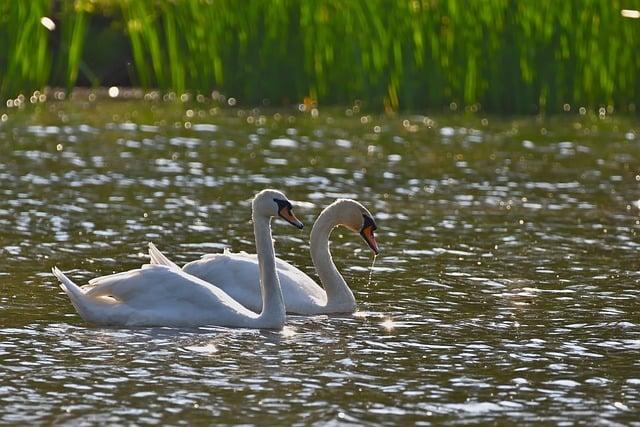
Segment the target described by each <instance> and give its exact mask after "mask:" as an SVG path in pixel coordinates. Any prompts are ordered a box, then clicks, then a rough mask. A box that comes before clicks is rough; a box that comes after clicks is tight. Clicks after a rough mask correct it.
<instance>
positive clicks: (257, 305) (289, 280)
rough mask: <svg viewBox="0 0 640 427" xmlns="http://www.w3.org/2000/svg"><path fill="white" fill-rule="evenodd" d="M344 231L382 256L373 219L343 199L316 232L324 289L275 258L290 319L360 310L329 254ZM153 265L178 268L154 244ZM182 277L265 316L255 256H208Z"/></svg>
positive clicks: (314, 255)
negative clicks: (336, 233)
mask: <svg viewBox="0 0 640 427" xmlns="http://www.w3.org/2000/svg"><path fill="white" fill-rule="evenodd" d="M339 225H343V226H346V227H347V228H349V229H351V230H353V231H357V232H360V234H361V235H362V236H363V238H364V239H365V241H366V242H367V243H368V244H369V246H370V248H371V249H372V250H373V251H374V252H375V253H378V246H377V243H376V241H375V237H374V235H373V231H374V230H375V229H376V225H375V222H374V221H373V216H372V215H371V213H369V211H368V210H367V209H366V208H365V207H364V206H362V205H361V204H360V203H358V202H356V201H355V200H350V199H340V200H337V201H336V202H334V203H332V204H331V205H329V206H328V207H327V208H325V209H324V210H323V211H322V213H321V214H320V216H319V217H318V219H317V220H316V222H315V224H314V226H313V229H312V231H311V244H310V246H311V259H312V261H313V264H314V266H315V267H316V270H317V272H318V276H319V278H320V281H321V283H322V284H323V285H324V288H323V287H322V286H320V285H319V284H317V283H316V282H315V281H314V280H313V279H312V278H311V277H309V276H308V275H307V274H306V273H304V272H303V271H301V270H300V269H298V268H296V267H295V266H293V265H291V264H289V263H287V262H285V261H283V260H281V259H277V258H276V269H277V273H278V278H279V281H280V286H281V289H282V295H283V298H284V302H285V306H286V310H287V312H288V313H296V314H303V315H314V314H323V313H352V312H354V311H355V309H356V301H355V297H354V296H353V292H352V291H351V289H350V288H349V286H348V285H347V283H346V282H345V280H344V278H343V277H342V275H341V274H340V272H338V270H337V268H336V266H335V264H334V263H333V260H332V258H331V254H330V252H329V236H330V234H331V231H332V230H333V229H334V228H335V227H336V226H339ZM149 255H150V257H151V263H152V264H162V265H169V266H172V267H174V268H177V266H176V265H175V264H174V263H173V262H171V261H170V260H169V259H168V258H167V257H166V256H164V255H163V254H162V253H161V252H160V251H159V250H158V249H157V248H156V247H155V246H154V245H153V244H150V245H149ZM183 271H185V272H187V273H189V274H191V275H193V276H196V277H198V278H200V279H203V280H205V281H207V282H211V283H215V284H216V286H218V287H220V288H221V289H223V290H224V291H225V292H226V293H227V294H229V295H230V296H231V297H233V299H234V300H236V301H238V302H239V303H241V304H242V305H244V306H245V307H247V308H249V309H251V310H253V311H256V312H258V311H260V310H261V309H262V301H261V300H260V292H259V291H260V289H259V281H258V277H259V275H258V272H259V269H258V258H257V257H256V255H253V254H247V253H244V252H241V253H231V252H228V251H225V252H224V253H222V254H209V255H205V256H203V257H202V258H201V259H199V260H196V261H192V262H190V263H188V264H186V265H185V266H184V267H183Z"/></svg>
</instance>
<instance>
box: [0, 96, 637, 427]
mask: <svg viewBox="0 0 640 427" xmlns="http://www.w3.org/2000/svg"><path fill="white" fill-rule="evenodd" d="M38 108H39V110H37V112H34V111H32V110H27V111H24V112H15V111H13V110H12V111H10V112H9V117H8V120H7V121H5V122H2V123H0V144H2V147H1V148H2V150H1V151H0V191H2V197H1V198H0V233H1V234H0V238H1V240H0V247H1V249H2V251H1V254H2V257H1V258H0V276H1V277H2V282H0V319H1V323H0V362H1V366H2V368H1V369H0V422H1V423H14V424H26V423H40V424H51V423H87V424H130V423H136V424H188V425H193V424H205V423H206V424H232V423H233V424H235V423H247V424H259V425H265V424H273V425H290V424H298V425H309V424H319V425H325V424H338V423H350V422H351V423H371V424H387V425H410V424H416V425H425V424H429V423H441V422H448V423H450V424H468V423H473V422H478V421H485V422H486V421H496V422H503V423H505V424H518V423H527V422H545V423H550V424H563V423H569V424H571V423H574V422H576V421H581V422H583V423H588V424H610V423H626V424H631V423H633V422H635V423H638V421H639V419H638V415H637V414H638V410H639V409H640V359H639V358H638V355H639V354H640V327H639V324H640V315H639V314H638V313H639V312H640V311H639V310H638V307H639V299H640V290H639V289H640V287H639V286H638V282H639V280H640V273H639V271H640V268H639V267H640V263H639V262H638V254H639V242H638V230H639V229H640V225H639V221H640V217H639V214H640V210H639V209H638V205H637V201H638V199H639V198H640V190H639V182H640V170H639V169H638V165H640V143H639V142H638V139H637V137H636V135H638V128H637V126H636V125H635V123H634V122H626V121H624V120H622V119H620V120H618V121H614V119H607V120H598V119H590V118H584V117H583V118H579V119H577V118H575V117H569V118H567V119H562V120H551V121H540V120H538V119H532V120H513V121H502V122H496V121H494V120H491V119H490V120H489V121H488V122H482V121H481V119H480V118H466V119H463V118H459V117H444V118H441V119H438V118H428V120H427V118H425V117H423V116H406V117H400V118H392V119H385V118H376V117H371V116H368V118H367V120H360V118H345V117H343V115H342V114H340V113H339V112H335V113H333V114H329V113H326V112H321V113H320V115H319V117H317V118H310V117H307V116H302V115H296V116H294V115H289V114H288V113H282V112H280V113H278V114H275V113H273V112H271V113H268V112H260V111H243V110H235V111H232V112H228V113H222V112H219V111H218V110H214V109H212V108H210V107H209V106H205V105H190V106H185V107H184V108H183V106H182V105H171V104H162V103H154V104H144V103H140V102H124V101H123V102H103V103H97V104H95V103H76V104H73V103H60V104H44V105H42V106H39V107H38ZM186 109H190V110H192V111H191V112H190V113H189V114H186V113H185V110H186ZM248 117H253V119H252V120H247V118H248ZM196 119H197V120H196ZM186 120H192V121H193V123H192V122H187V121H186ZM266 186H272V187H276V188H281V189H284V190H285V191H286V193H287V195H288V196H289V197H290V198H291V199H292V200H300V201H304V202H305V203H304V204H302V205H300V206H299V207H298V208H296V214H297V216H298V217H299V218H300V219H301V220H303V221H304V222H305V223H307V224H312V223H313V221H314V219H315V217H316V216H317V215H318V213H319V212H320V210H321V209H322V208H323V207H324V206H326V205H327V204H329V203H331V202H332V201H333V200H334V199H335V198H338V197H354V198H357V199H358V200H359V201H361V202H362V203H363V204H364V205H365V206H367V207H368V208H369V210H370V211H371V212H372V213H373V214H374V215H375V217H376V222H377V225H378V227H379V229H378V238H379V243H380V246H381V250H382V252H381V255H380V256H379V257H378V258H377V259H374V261H375V263H372V260H371V255H370V251H369V249H368V248H367V247H366V244H365V242H363V241H362V239H361V238H360V237H359V236H357V234H353V233H351V232H350V231H348V230H346V229H336V231H334V233H333V235H332V240H333V243H332V246H331V247H332V254H333V258H334V260H335V261H336V263H337V264H338V267H339V268H340V270H341V271H342V272H343V274H344V276H345V278H346V280H347V281H348V283H349V284H350V285H351V287H352V289H353V291H354V294H355V296H356V298H357V300H358V310H359V311H358V312H357V313H356V314H355V315H353V316H335V317H334V316H315V317H308V318H306V317H301V316H291V318H290V319H289V320H288V324H287V327H286V328H285V329H284V330H283V331H281V332H270V331H254V330H229V329H224V328H215V327H203V328H197V329H171V328H154V329H134V330H121V329H109V328H93V327H90V326H88V325H86V324H85V323H84V322H83V321H82V320H81V319H80V318H79V317H78V316H77V315H76V314H75V312H74V310H73V307H72V306H71V304H70V303H69V301H68V299H67V297H66V296H65V295H64V293H63V292H62V291H61V290H60V289H59V288H58V285H57V283H56V281H55V280H54V279H53V277H52V275H51V274H50V273H49V271H50V268H51V267H52V266H54V265H57V266H59V267H61V268H62V269H64V270H66V271H69V274H70V276H71V277H73V279H74V280H76V281H78V282H79V283H84V282H86V281H87V280H88V279H90V278H92V277H96V276H98V275H102V274H108V273H111V272H114V271H121V270H126V269H130V268H134V267H137V266H139V265H140V264H141V263H143V262H145V260H146V255H145V253H146V243H147V242H148V241H153V242H155V243H156V244H157V245H158V246H159V247H160V249H162V250H163V251H165V252H166V253H167V254H169V255H171V256H172V258H173V259H174V260H175V261H177V262H178V263H183V262H186V261H188V260H191V259H194V258H195V257H197V256H199V255H201V254H202V253H205V252H219V251H222V250H223V249H224V248H225V247H231V248H233V249H234V250H247V251H251V252H254V248H253V236H252V228H251V224H250V222H249V218H250V212H249V209H250V199H251V196H252V194H253V193H254V192H255V191H256V190H258V189H261V188H264V187H266ZM307 233H308V231H305V232H297V231H295V230H292V228H291V227H288V226H286V225H283V224H281V223H280V222H278V221H275V222H274V237H275V239H276V251H277V254H278V256H280V257H281V258H283V259H285V260H288V261H291V262H293V263H294V264H295V265H297V266H300V267H301V268H302V269H303V270H305V271H306V272H308V273H309V274H311V275H312V276H314V277H315V274H314V272H313V268H312V266H311V262H310V260H309V255H308V249H309V247H308V234H307ZM372 275H373V276H372ZM372 277H373V278H374V280H371V278H372Z"/></svg>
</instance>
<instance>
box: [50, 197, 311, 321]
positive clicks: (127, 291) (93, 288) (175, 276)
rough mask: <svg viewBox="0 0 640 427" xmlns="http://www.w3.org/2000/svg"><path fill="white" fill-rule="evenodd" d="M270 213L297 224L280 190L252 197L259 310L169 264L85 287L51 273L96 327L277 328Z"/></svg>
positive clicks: (281, 316)
mask: <svg viewBox="0 0 640 427" xmlns="http://www.w3.org/2000/svg"><path fill="white" fill-rule="evenodd" d="M274 216H280V217H281V218H283V219H285V220H286V221H287V222H289V223H291V224H292V225H294V226H296V227H298V228H302V223H301V222H300V221H298V219H297V218H296V217H295V216H294V215H293V213H292V212H291V203H290V202H289V201H288V200H287V198H286V196H285V195H284V194H283V193H281V192H279V191H275V190H263V191H261V192H260V193H258V194H257V195H256V197H255V198H254V199H253V203H252V219H253V225H254V233H255V238H256V250H257V253H258V258H257V262H258V266H259V278H260V279H259V282H260V294H261V302H262V307H263V309H262V310H261V311H260V313H259V314H256V313H255V312H253V311H251V310H248V309H247V308H245V307H244V306H243V305H242V304H241V303H240V302H238V301H236V300H235V299H233V297H232V296H230V295H228V294H227V293H226V292H224V290H222V289H220V288H219V287H216V286H214V285H212V284H211V283H208V282H205V281H204V280H201V279H199V278H197V277H195V276H192V275H190V274H188V273H186V272H184V271H182V270H180V269H178V268H175V267H174V266H167V265H145V266H143V267H142V268H140V269H135V270H130V271H127V272H124V273H118V274H112V275H109V276H103V277H99V278H97V279H93V280H91V281H90V282H89V285H88V286H85V287H79V286H78V285H76V284H75V283H73V282H72V281H71V280H70V279H69V278H67V277H66V276H65V275H64V274H63V273H62V272H61V271H60V270H58V269H57V268H55V267H54V269H53V273H54V274H55V275H56V277H57V278H58V279H59V280H60V282H61V283H62V284H61V287H62V289H63V290H64V291H65V292H66V293H67V295H68V296H69V298H70V299H71V302H72V304H73V305H74V307H75V308H76V310H77V311H78V313H79V314H80V316H82V318H83V319H85V320H86V321H88V322H90V323H94V324H97V325H111V326H127V327H130V326H201V325H217V326H227V327H240V328H267V329H281V328H282V327H283V325H284V322H285V319H286V310H285V306H284V301H283V298H282V291H281V289H280V282H279V279H278V275H277V274H276V264H275V263H276V261H275V260H276V257H275V252H274V248H273V240H272V236H271V218H272V217H274Z"/></svg>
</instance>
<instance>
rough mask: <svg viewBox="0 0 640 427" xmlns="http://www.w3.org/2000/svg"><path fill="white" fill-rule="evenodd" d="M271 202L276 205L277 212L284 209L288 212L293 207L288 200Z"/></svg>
mask: <svg viewBox="0 0 640 427" xmlns="http://www.w3.org/2000/svg"><path fill="white" fill-rule="evenodd" d="M273 201H274V202H276V204H277V205H278V212H279V211H281V210H282V209H285V208H286V209H289V210H291V209H293V206H291V203H289V201H288V200H282V199H273Z"/></svg>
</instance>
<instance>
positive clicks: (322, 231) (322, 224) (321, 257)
mask: <svg viewBox="0 0 640 427" xmlns="http://www.w3.org/2000/svg"><path fill="white" fill-rule="evenodd" d="M340 224H341V221H340V219H339V217H338V215H337V212H336V206H334V205H332V206H329V207H328V208H326V209H325V210H324V211H322V213H321V214H320V216H318V219H317V220H316V222H315V224H314V225H313V229H312V230H311V238H310V239H311V241H310V247H311V261H312V262H313V265H314V266H315V268H316V271H317V273H318V277H319V278H320V283H322V286H323V287H324V289H325V291H326V293H327V308H330V309H334V310H335V311H336V312H350V311H354V310H355V307H356V300H355V297H354V296H353V292H351V289H349V286H348V285H347V282H345V280H344V278H343V277H342V275H341V274H340V272H339V271H338V269H337V268H336V265H335V263H334V262H333V258H332V257H331V252H330V251H329V237H330V235H331V232H332V231H333V229H334V228H335V227H337V226H338V225H340Z"/></svg>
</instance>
